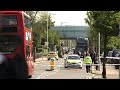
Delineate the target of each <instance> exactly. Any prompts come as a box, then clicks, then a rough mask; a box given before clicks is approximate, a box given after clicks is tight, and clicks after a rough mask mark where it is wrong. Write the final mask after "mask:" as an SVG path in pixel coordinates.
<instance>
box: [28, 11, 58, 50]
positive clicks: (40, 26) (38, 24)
mask: <svg viewBox="0 0 120 90" xmlns="http://www.w3.org/2000/svg"><path fill="white" fill-rule="evenodd" d="M29 13H30V12H29ZM35 13H36V12H34V13H33V12H32V13H30V16H31V17H32V18H35V19H32V20H33V23H32V27H33V41H34V47H36V48H40V47H41V44H42V45H43V44H44V42H45V41H47V17H48V31H49V34H48V36H49V37H48V38H49V44H50V45H51V43H52V44H53V45H54V44H56V45H57V44H58V43H59V38H58V36H59V33H56V32H52V31H51V30H50V27H51V26H54V23H55V22H54V21H52V17H51V15H50V14H49V15H48V14H47V12H45V11H42V12H38V14H37V18H36V17H34V16H35ZM38 17H39V18H38ZM54 38H55V39H54ZM43 39H44V40H43Z"/></svg>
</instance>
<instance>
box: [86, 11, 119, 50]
mask: <svg viewBox="0 0 120 90" xmlns="http://www.w3.org/2000/svg"><path fill="white" fill-rule="evenodd" d="M87 16H88V17H87V18H86V19H85V21H86V23H87V24H88V25H89V26H90V35H89V38H90V40H91V42H92V43H94V44H96V43H95V42H96V39H97V38H96V36H97V35H98V33H99V32H100V34H101V48H102V49H103V45H104V43H103V42H104V34H105V33H107V35H106V39H107V41H106V43H107V44H108V41H109V44H108V45H107V47H109V48H110V47H113V46H116V47H118V42H115V41H114V39H115V38H114V39H113V38H112V42H115V43H117V45H115V44H114V45H110V40H109V39H110V38H111V37H112V36H118V31H119V29H118V22H117V20H116V19H117V18H119V17H120V12H119V11H89V12H87ZM93 38H94V40H93ZM116 40H117V39H116ZM111 44H112V43H111Z"/></svg>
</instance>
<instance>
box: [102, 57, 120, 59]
mask: <svg viewBox="0 0 120 90" xmlns="http://www.w3.org/2000/svg"><path fill="white" fill-rule="evenodd" d="M100 58H102V59H103V57H100ZM106 59H120V57H106Z"/></svg>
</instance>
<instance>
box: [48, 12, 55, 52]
mask: <svg viewBox="0 0 120 90" xmlns="http://www.w3.org/2000/svg"><path fill="white" fill-rule="evenodd" d="M50 15H56V14H51V13H48V11H47V43H46V46H47V51H48V44H49V42H48V27H49V24H48V23H49V16H50Z"/></svg>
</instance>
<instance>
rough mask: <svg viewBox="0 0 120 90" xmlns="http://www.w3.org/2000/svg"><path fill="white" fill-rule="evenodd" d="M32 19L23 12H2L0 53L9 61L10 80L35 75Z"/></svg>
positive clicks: (0, 15) (0, 16)
mask: <svg viewBox="0 0 120 90" xmlns="http://www.w3.org/2000/svg"><path fill="white" fill-rule="evenodd" d="M31 26H32V25H31V18H30V17H29V15H27V14H26V13H25V12H23V11H0V52H1V53H2V54H3V55H4V56H5V58H6V59H7V61H8V71H7V74H8V78H18V79H19V78H21V79H24V78H25V79H27V78H29V77H31V76H32V75H33V71H34V63H33V44H32V42H33V41H32V27H31Z"/></svg>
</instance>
